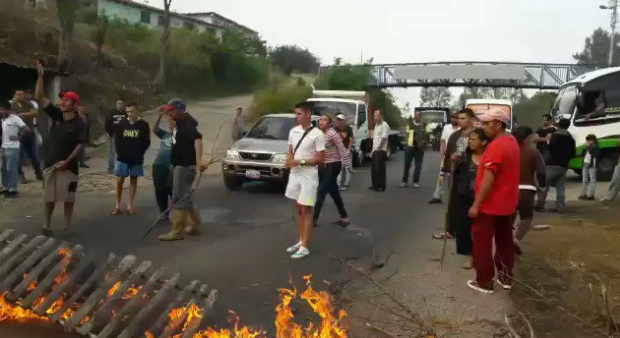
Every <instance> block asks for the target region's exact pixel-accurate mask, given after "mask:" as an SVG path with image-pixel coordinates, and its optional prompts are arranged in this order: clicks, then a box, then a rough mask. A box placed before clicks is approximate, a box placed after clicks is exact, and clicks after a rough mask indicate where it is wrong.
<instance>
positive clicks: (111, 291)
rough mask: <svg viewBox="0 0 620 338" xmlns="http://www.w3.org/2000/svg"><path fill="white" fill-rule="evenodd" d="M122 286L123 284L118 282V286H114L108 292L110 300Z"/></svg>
mask: <svg viewBox="0 0 620 338" xmlns="http://www.w3.org/2000/svg"><path fill="white" fill-rule="evenodd" d="M119 286H121V282H120V281H118V282H116V284H114V285H113V286H112V287H111V288H110V290H108V298H110V297H112V295H114V292H116V290H118V287H119Z"/></svg>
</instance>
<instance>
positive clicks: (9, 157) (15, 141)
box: [0, 102, 30, 198]
mask: <svg viewBox="0 0 620 338" xmlns="http://www.w3.org/2000/svg"><path fill="white" fill-rule="evenodd" d="M0 118H2V146H1V147H0V162H2V166H1V167H0V172H1V174H2V194H3V195H4V197H6V198H13V197H17V185H18V182H19V161H20V150H19V149H20V139H21V137H22V136H23V135H24V134H26V133H28V132H29V131H30V129H29V128H28V127H27V126H26V123H24V121H23V120H22V119H21V118H20V117H19V116H17V115H14V114H11V104H10V103H9V102H2V103H1V104H0Z"/></svg>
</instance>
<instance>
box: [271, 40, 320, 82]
mask: <svg viewBox="0 0 620 338" xmlns="http://www.w3.org/2000/svg"><path fill="white" fill-rule="evenodd" d="M269 57H270V58H271V60H273V64H274V65H276V66H277V67H278V68H280V70H281V71H282V72H283V73H284V74H285V75H291V74H292V73H293V72H300V73H308V74H309V73H317V72H318V70H319V67H320V66H321V64H320V62H319V59H318V58H317V57H316V56H315V55H314V54H312V53H311V52H310V51H309V50H307V49H302V48H301V47H299V46H292V45H286V46H279V47H276V48H275V49H273V50H272V51H271V52H270V53H269Z"/></svg>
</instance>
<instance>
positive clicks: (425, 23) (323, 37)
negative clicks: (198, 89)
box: [149, 0, 610, 106]
mask: <svg viewBox="0 0 620 338" xmlns="http://www.w3.org/2000/svg"><path fill="white" fill-rule="evenodd" d="M149 2H150V4H151V5H154V6H158V7H161V6H162V4H160V2H163V1H161V0H149ZM606 2H607V0H601V1H600V3H599V1H597V0H511V1H508V0H442V1H431V0H382V1H376V0H312V1H303V2H302V1H299V0H288V1H286V0H260V1H257V0H219V1H218V0H172V9H173V10H175V11H178V12H217V13H219V14H221V15H223V16H226V17H228V18H230V19H232V20H235V21H237V22H239V23H241V24H243V25H245V26H248V27H250V28H252V29H254V30H256V31H258V32H259V33H260V35H261V36H262V38H263V39H264V40H266V41H267V43H268V45H270V46H276V45H283V44H296V45H299V46H301V47H303V48H308V49H309V50H310V51H311V52H313V53H314V54H315V55H316V56H318V57H319V58H320V60H321V63H322V64H331V63H333V59H334V58H335V57H342V58H343V60H344V62H350V63H359V62H360V60H361V59H362V57H363V59H369V58H373V59H374V63H402V62H432V61H514V62H549V63H574V60H573V59H572V54H573V53H575V52H578V51H581V49H582V48H583V45H584V39H585V38H586V37H587V36H588V35H590V34H591V33H592V31H593V30H594V29H596V28H598V27H603V28H605V29H608V27H609V23H610V22H609V21H610V12H609V11H605V10H601V9H599V7H598V6H599V5H601V4H606ZM392 92H393V94H394V95H395V96H396V97H397V100H398V103H399V104H400V105H403V104H404V103H406V102H411V105H412V106H415V105H416V104H417V103H418V94H419V91H418V90H416V89H395V90H393V91H392ZM455 96H456V95H455Z"/></svg>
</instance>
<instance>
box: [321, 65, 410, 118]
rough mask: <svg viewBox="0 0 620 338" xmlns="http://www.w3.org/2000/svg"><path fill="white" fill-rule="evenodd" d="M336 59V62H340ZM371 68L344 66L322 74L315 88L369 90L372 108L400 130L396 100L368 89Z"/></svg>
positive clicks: (387, 94)
mask: <svg viewBox="0 0 620 338" xmlns="http://www.w3.org/2000/svg"><path fill="white" fill-rule="evenodd" d="M338 60H339V59H338V58H336V62H338ZM369 70H370V69H369V68H367V67H353V66H351V65H344V66H339V67H335V68H331V69H328V70H326V71H325V72H324V73H322V74H321V76H320V77H319V79H318V80H317V82H316V83H315V86H316V88H317V89H327V90H359V91H364V90H367V91H369V92H370V107H371V109H372V110H376V109H379V110H381V111H382V112H383V116H384V119H385V121H386V122H387V123H388V124H389V125H390V127H391V128H394V129H395V128H398V127H400V126H401V125H402V124H403V118H402V116H401V110H400V108H399V107H398V106H396V103H395V99H394V97H393V96H392V94H391V93H389V92H388V91H383V90H381V89H377V88H370V89H368V88H367V84H368V77H369V76H370V73H369Z"/></svg>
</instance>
